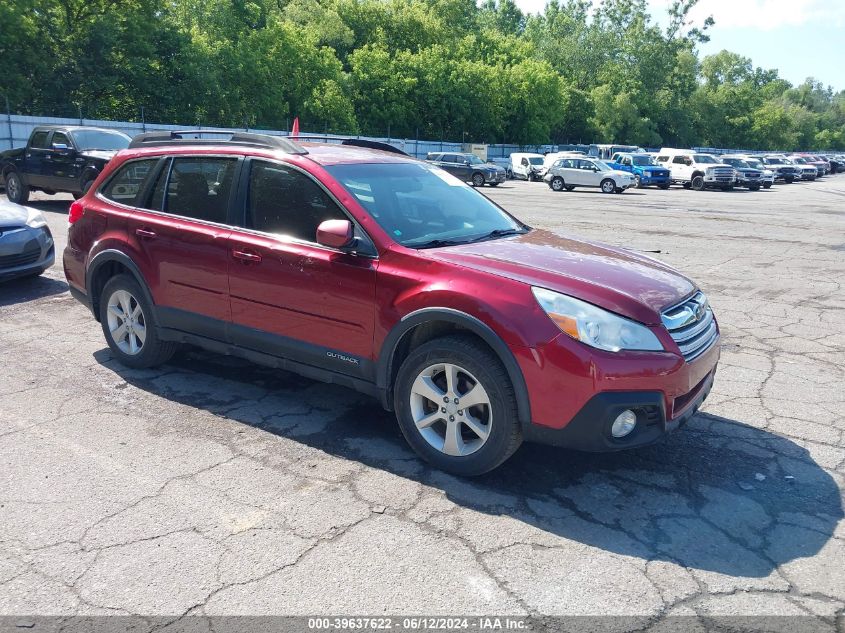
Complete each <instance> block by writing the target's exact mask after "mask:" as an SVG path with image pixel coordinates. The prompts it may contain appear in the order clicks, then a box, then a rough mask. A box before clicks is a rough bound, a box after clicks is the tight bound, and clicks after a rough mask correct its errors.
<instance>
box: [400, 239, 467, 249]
mask: <svg viewBox="0 0 845 633" xmlns="http://www.w3.org/2000/svg"><path fill="white" fill-rule="evenodd" d="M467 243H468V242H467V240H441V239H437V240H428V241H427V242H420V243H419V244H405V246H407V247H408V248H437V247H438V246H456V245H458V244H467Z"/></svg>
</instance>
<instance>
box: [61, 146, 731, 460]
mask: <svg viewBox="0 0 845 633" xmlns="http://www.w3.org/2000/svg"><path fill="white" fill-rule="evenodd" d="M184 137H185V133H148V134H143V135H140V136H138V137H136V138H135V139H134V140H133V142H132V144H131V145H130V148H129V149H128V150H125V151H123V152H121V153H119V154H118V155H117V156H116V157H115V158H114V159H113V160H112V161H111V162H110V163H109V165H108V167H107V169H106V170H105V171H104V172H103V173H102V174H101V175H100V177H99V178H98V179H97V182H96V183H95V184H94V186H92V187H91V189H90V190H89V192H88V193H87V194H86V195H85V196H83V197H82V198H81V199H80V200H78V201H77V202H74V203H73V205H72V206H71V210H70V218H69V219H70V223H71V227H70V231H69V235H68V238H69V239H68V246H67V249H66V250H65V253H64V267H65V274H66V276H67V279H68V282H69V284H70V288H71V292H72V293H73V294H74V296H76V297H77V298H78V299H79V300H80V301H82V302H83V303H84V304H85V305H87V306H88V307H89V308H90V309H91V311H92V312H93V314H94V317H95V318H96V319H97V320H99V321H100V323H101V324H102V329H103V333H104V335H105V338H106V341H107V342H108V345H109V347H110V348H111V350H112V352H113V354H114V356H115V357H116V358H117V359H118V360H120V361H121V362H122V363H123V364H125V365H127V366H129V367H150V366H153V365H157V364H160V363H164V362H166V361H167V360H168V359H169V358H170V356H171V355H172V354H173V352H174V350H175V349H176V348H177V346H178V345H179V344H180V343H190V344H193V345H197V346H200V347H202V348H205V349H208V350H211V351H213V352H219V353H222V354H233V355H237V356H241V357H244V358H247V359H250V360H252V361H255V362H257V363H263V364H266V365H270V366H273V367H279V368H282V369H285V370H289V371H293V372H297V373H300V374H303V375H305V376H308V377H312V378H315V379H318V380H322V381H326V382H332V383H337V384H341V385H345V386H348V387H351V388H353V389H357V390H359V391H362V392H365V393H367V394H371V395H373V396H375V397H376V398H378V400H379V401H380V402H381V404H382V406H383V407H384V408H385V409H388V410H392V411H395V412H396V417H397V419H398V422H399V426H400V428H401V430H402V433H403V434H404V436H405V438H406V439H407V441H408V443H409V444H410V445H411V446H412V447H413V449H414V450H415V451H416V452H417V453H418V454H419V455H421V456H422V457H423V458H424V459H426V460H428V461H429V462H431V463H432V464H433V465H435V466H436V467H438V468H441V469H443V470H446V471H450V472H453V473H457V474H462V475H478V474H481V473H484V472H486V471H489V470H491V469H493V468H495V467H496V466H498V465H499V464H501V463H502V462H503V461H505V460H506V459H507V458H508V457H509V456H510V455H511V454H512V453H513V452H514V451H515V450H516V449H517V447H518V446H519V445H520V443H521V442H522V441H523V440H524V439H525V440H531V441H540V442H544V443H551V444H555V445H559V446H566V447H571V448H576V449H582V450H587V451H609V450H617V449H624V448H631V447H637V446H642V445H645V444H649V443H652V442H654V441H655V440H657V439H659V438H661V437H662V436H664V435H665V434H666V433H667V432H669V431H672V430H674V429H676V428H677V427H679V426H681V425H683V424H684V422H686V421H687V420H688V419H689V418H690V417H691V416H692V415H693V413H694V412H695V411H696V410H697V408H698V407H699V406H700V405H701V403H702V401H703V400H704V399H705V398H706V397H707V395H708V393H709V392H710V388H711V385H712V382H713V377H714V374H715V371H716V364H717V362H718V359H719V345H718V342H719V329H718V326H717V324H716V320H715V318H714V316H713V312H712V310H711V309H710V306H709V304H708V302H707V299H706V297H705V296H704V294H703V293H702V292H701V290H699V289H698V288H697V287H696V285H695V284H694V283H693V282H692V281H690V280H689V279H687V278H686V277H684V276H683V275H681V274H679V273H678V272H676V271H674V270H673V269H671V268H669V267H668V266H666V265H664V264H662V263H660V262H657V261H655V260H653V259H651V258H648V257H644V256H642V255H638V254H634V253H631V252H627V251H624V250H619V249H616V248H612V247H609V246H604V245H600V244H596V243H592V242H587V241H583V240H578V239H574V238H571V237H561V236H559V235H557V234H553V233H550V232H547V231H542V230H538V229H534V228H531V227H529V226H527V225H526V224H524V223H522V222H520V221H519V220H518V219H516V218H515V217H513V216H512V215H510V214H509V213H508V212H506V211H505V210H503V209H502V208H500V207H499V206H497V205H496V204H494V203H493V202H491V201H490V200H489V199H487V198H486V197H485V196H483V195H482V194H480V193H478V192H477V191H476V190H474V189H473V188H472V187H470V186H468V185H466V184H465V183H463V182H460V181H459V180H458V179H457V178H455V177H453V176H451V175H449V174H448V173H446V172H445V171H443V170H441V169H439V168H438V167H435V166H433V165H430V164H428V163H425V162H423V161H419V160H415V159H413V158H411V157H408V156H406V155H404V154H402V153H401V152H398V151H397V150H394V151H392V152H391V151H385V150H388V149H392V148H389V146H382V147H379V145H378V144H375V143H369V142H366V141H354V140H350V141H347V142H345V143H344V144H342V145H340V144H319V143H308V142H302V141H301V139H298V140H296V141H294V140H291V139H288V138H283V137H273V136H265V135H258V134H235V135H233V136H232V137H231V139H229V140H225V141H221V140H209V139H187V138H184Z"/></svg>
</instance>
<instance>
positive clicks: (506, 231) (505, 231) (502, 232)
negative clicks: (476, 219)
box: [470, 229, 528, 242]
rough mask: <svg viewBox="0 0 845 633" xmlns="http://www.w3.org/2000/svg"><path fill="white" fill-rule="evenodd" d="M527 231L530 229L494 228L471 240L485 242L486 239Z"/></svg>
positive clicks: (520, 233)
mask: <svg viewBox="0 0 845 633" xmlns="http://www.w3.org/2000/svg"><path fill="white" fill-rule="evenodd" d="M526 232H528V229H493V230H492V231H490V232H489V233H485V234H484V235H481V236H479V237H476V238H473V239H471V240H470V242H483V241H484V240H492V239H494V238H496V237H505V236H506V235H522V234H523V233H526Z"/></svg>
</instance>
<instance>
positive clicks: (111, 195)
mask: <svg viewBox="0 0 845 633" xmlns="http://www.w3.org/2000/svg"><path fill="white" fill-rule="evenodd" d="M158 160H159V159H158V158H148V159H144V160H133V161H129V162H127V163H126V164H125V165H123V166H122V167H120V168H119V169H118V170H117V172H116V173H115V174H114V176H112V177H111V178H110V179H109V181H108V182H107V183H106V185H105V186H104V187H103V188H102V189H101V190H100V195H102V196H103V197H104V198H107V199H109V200H112V201H114V202H119V203H120V204H125V205H127V206H130V207H136V206H138V198H139V196H140V195H141V194H142V193H143V191H144V184H145V183H146V181H147V178H148V177H149V176H150V174H151V173H152V171H153V168H154V167H155V165H156V163H158Z"/></svg>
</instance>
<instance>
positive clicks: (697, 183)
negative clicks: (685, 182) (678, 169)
mask: <svg viewBox="0 0 845 633" xmlns="http://www.w3.org/2000/svg"><path fill="white" fill-rule="evenodd" d="M690 187H692V188H693V189H694V190H695V191H701V190H702V189H704V176H693V178H692V181H691V182H690Z"/></svg>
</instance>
